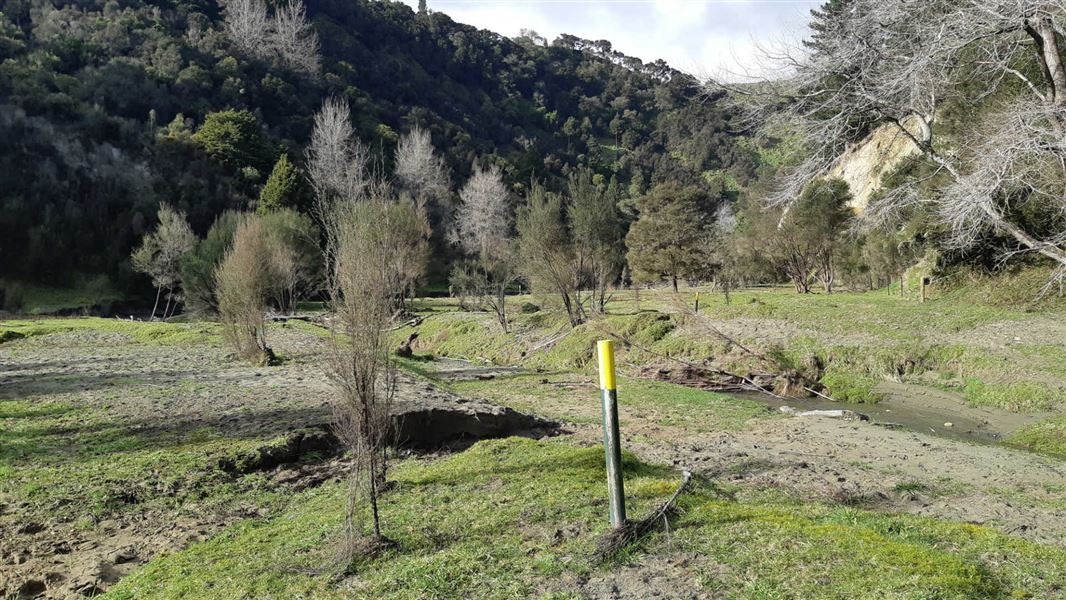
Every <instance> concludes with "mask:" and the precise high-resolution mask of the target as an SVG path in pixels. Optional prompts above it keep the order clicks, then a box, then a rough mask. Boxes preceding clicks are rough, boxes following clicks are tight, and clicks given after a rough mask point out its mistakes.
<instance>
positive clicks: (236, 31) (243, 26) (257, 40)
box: [223, 0, 271, 57]
mask: <svg viewBox="0 0 1066 600" xmlns="http://www.w3.org/2000/svg"><path fill="white" fill-rule="evenodd" d="M223 19H224V21H223V27H224V28H225V31H226V36H227V37H229V39H230V41H231V42H233V45H235V46H237V48H239V49H240V50H241V51H242V52H245V53H246V54H249V55H251V56H256V57H263V56H264V51H265V49H266V43H267V38H268V35H269V32H270V29H271V23H270V17H269V16H268V15H267V6H266V3H265V2H263V0H229V1H228V2H227V3H226V5H225V9H224V10H223Z"/></svg>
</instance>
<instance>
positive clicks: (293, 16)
mask: <svg viewBox="0 0 1066 600" xmlns="http://www.w3.org/2000/svg"><path fill="white" fill-rule="evenodd" d="M241 1H249V0H241ZM268 43H269V45H270V48H271V49H272V50H273V51H274V53H275V54H276V55H277V57H278V59H279V60H281V62H282V63H284V64H285V65H287V66H288V67H289V68H291V69H293V70H294V71H299V72H301V73H304V74H306V75H308V76H310V77H315V76H317V75H318V73H319V71H320V69H321V65H320V62H321V58H320V57H319V46H318V34H317V33H315V29H314V27H312V26H311V23H310V21H308V20H307V13H306V11H305V10H304V4H303V1H302V0H289V1H288V2H287V3H286V4H282V5H281V6H280V7H279V8H278V9H277V10H276V11H275V12H274V19H273V21H272V23H271V27H270V30H269V38H268Z"/></svg>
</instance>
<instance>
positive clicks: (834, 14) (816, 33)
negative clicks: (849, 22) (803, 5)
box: [803, 0, 855, 53]
mask: <svg viewBox="0 0 1066 600" xmlns="http://www.w3.org/2000/svg"><path fill="white" fill-rule="evenodd" d="M854 7H855V0H828V2H826V3H824V4H822V6H820V7H819V8H815V9H812V10H811V20H810V22H809V24H808V27H810V29H811V37H810V39H808V40H804V42H803V45H804V46H806V47H808V48H810V49H811V50H812V51H814V52H815V53H818V52H820V51H823V50H825V49H826V45H827V43H829V41H830V40H833V39H838V38H840V30H841V28H842V27H843V23H844V19H843V17H844V16H845V15H846V14H847V12H848V11H849V10H852V9H853V8H854Z"/></svg>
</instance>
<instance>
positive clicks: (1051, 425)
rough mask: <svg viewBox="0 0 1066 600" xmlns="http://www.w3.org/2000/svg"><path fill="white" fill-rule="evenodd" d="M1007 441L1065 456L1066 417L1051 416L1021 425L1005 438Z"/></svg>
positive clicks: (1021, 446)
mask: <svg viewBox="0 0 1066 600" xmlns="http://www.w3.org/2000/svg"><path fill="white" fill-rule="evenodd" d="M1007 443H1008V444H1011V445H1012V446H1018V447H1019V448H1025V449H1027V450H1035V451H1037V452H1044V453H1047V454H1056V455H1059V456H1062V457H1066V417H1052V418H1050V419H1045V420H1043V421H1041V422H1039V423H1034V424H1032V425H1027V426H1025V427H1022V428H1021V429H1019V430H1017V431H1015V432H1014V433H1012V434H1011V435H1010V437H1008V438H1007Z"/></svg>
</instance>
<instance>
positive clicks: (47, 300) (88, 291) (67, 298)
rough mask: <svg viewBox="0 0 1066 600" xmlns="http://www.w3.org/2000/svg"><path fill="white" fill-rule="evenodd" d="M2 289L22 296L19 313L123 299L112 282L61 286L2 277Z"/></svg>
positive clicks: (69, 308)
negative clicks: (15, 280) (21, 281)
mask: <svg viewBox="0 0 1066 600" xmlns="http://www.w3.org/2000/svg"><path fill="white" fill-rule="evenodd" d="M0 289H7V290H8V293H9V294H15V295H16V296H17V297H18V298H19V299H21V307H19V308H18V311H17V312H19V313H22V314H28V315H39V314H46V313H54V312H56V311H61V310H74V309H79V308H88V307H91V306H94V305H97V304H105V303H108V302H114V301H116V300H122V299H123V298H122V295H121V294H119V293H118V292H116V291H115V290H114V289H112V287H111V286H110V285H103V286H101V285H99V284H94V283H91V282H86V283H85V284H84V285H81V286H80V287H68V288H57V287H48V286H43V285H35V284H27V283H20V282H13V281H5V280H0Z"/></svg>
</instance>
